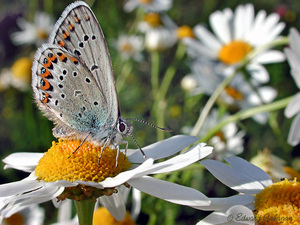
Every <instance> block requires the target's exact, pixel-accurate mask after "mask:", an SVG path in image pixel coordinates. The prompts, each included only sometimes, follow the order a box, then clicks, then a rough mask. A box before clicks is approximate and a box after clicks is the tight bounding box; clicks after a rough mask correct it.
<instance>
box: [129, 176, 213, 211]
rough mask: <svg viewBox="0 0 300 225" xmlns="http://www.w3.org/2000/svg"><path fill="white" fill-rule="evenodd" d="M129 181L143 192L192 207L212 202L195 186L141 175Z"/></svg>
mask: <svg viewBox="0 0 300 225" xmlns="http://www.w3.org/2000/svg"><path fill="white" fill-rule="evenodd" d="M128 183H129V184H130V185H131V186H132V187H134V188H136V189H139V190H140V191H142V192H145V193H147V194H149V195H152V196H155V197H157V198H161V199H164V200H166V201H169V202H172V203H175V204H180V205H187V206H191V207H192V206H201V205H203V206H205V205H209V203H210V201H209V200H208V198H207V197H206V196H205V195H204V194H202V193H201V192H199V191H197V190H195V189H193V188H189V187H185V186H182V185H178V184H174V183H170V182H167V181H163V180H159V179H155V178H153V177H148V176H144V177H139V178H135V179H131V180H130V181H128Z"/></svg>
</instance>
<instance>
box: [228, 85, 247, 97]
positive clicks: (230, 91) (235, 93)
mask: <svg viewBox="0 0 300 225" xmlns="http://www.w3.org/2000/svg"><path fill="white" fill-rule="evenodd" d="M225 92H226V94H227V95H229V96H230V97H232V98H233V99H234V100H236V101H241V100H243V99H244V95H243V93H241V92H239V91H238V90H237V89H235V88H234V87H231V86H227V87H226V88H225Z"/></svg>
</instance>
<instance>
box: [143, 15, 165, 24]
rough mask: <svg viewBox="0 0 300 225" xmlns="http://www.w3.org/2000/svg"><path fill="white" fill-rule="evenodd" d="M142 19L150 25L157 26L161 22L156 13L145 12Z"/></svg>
mask: <svg viewBox="0 0 300 225" xmlns="http://www.w3.org/2000/svg"><path fill="white" fill-rule="evenodd" d="M144 21H146V22H147V23H149V24H150V25H151V26H152V27H158V26H160V25H161V24H162V22H161V19H160V16H159V14H158V13H147V14H146V15H145V17H144Z"/></svg>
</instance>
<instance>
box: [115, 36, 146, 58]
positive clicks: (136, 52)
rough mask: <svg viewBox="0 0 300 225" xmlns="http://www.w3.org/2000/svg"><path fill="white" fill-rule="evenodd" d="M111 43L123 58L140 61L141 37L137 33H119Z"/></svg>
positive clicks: (142, 47) (142, 46)
mask: <svg viewBox="0 0 300 225" xmlns="http://www.w3.org/2000/svg"><path fill="white" fill-rule="evenodd" d="M113 44H114V46H115V48H116V49H117V50H118V52H119V53H120V54H121V57H122V58H123V59H124V60H128V59H130V58H133V59H134V60H135V61H137V62H140V61H142V59H143V55H142V53H141V52H142V51H143V49H144V41H143V38H142V37H140V36H137V35H130V36H128V35H120V36H119V37H118V40H116V41H115V42H114V43H113Z"/></svg>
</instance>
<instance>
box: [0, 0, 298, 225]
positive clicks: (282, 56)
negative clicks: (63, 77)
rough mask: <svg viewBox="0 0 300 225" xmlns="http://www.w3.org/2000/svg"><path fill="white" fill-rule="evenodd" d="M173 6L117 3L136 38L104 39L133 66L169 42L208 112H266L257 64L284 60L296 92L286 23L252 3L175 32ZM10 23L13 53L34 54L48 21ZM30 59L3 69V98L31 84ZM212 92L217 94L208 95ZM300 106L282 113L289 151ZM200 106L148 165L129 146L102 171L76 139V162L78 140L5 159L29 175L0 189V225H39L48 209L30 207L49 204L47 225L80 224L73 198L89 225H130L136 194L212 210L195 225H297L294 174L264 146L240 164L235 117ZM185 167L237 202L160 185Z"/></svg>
mask: <svg viewBox="0 0 300 225" xmlns="http://www.w3.org/2000/svg"><path fill="white" fill-rule="evenodd" d="M172 4H173V2H172V0H127V1H125V3H124V10H125V11H126V12H128V13H131V12H132V11H137V12H139V13H137V15H139V17H138V19H137V20H138V22H137V23H133V24H134V25H136V27H134V28H133V29H135V31H136V33H138V35H126V34H122V35H120V36H119V38H118V39H117V40H113V41H112V42H111V43H112V45H113V46H114V47H115V48H116V49H117V50H118V52H119V53H120V57H121V58H122V60H123V61H124V62H126V61H128V60H133V61H134V62H135V63H139V62H142V61H143V60H145V57H144V56H145V54H144V51H148V52H163V51H166V50H168V49H170V48H172V47H173V46H174V45H176V44H177V45H178V46H181V47H179V48H178V49H182V46H184V48H183V49H185V50H186V51H185V53H186V56H187V60H188V63H189V69H190V73H189V74H188V75H186V76H184V77H183V79H182V81H181V87H182V89H183V90H184V91H185V92H186V93H188V94H189V95H199V94H204V95H207V96H208V97H211V96H214V97H215V99H213V98H211V99H212V100H211V101H213V104H214V103H216V101H218V102H220V103H222V105H223V106H226V107H227V109H233V111H239V110H244V111H247V110H249V109H252V108H255V107H259V106H264V105H268V104H269V103H271V102H273V101H274V99H275V98H276V97H277V95H278V93H277V90H276V89H274V88H273V87H271V86H269V85H268V82H269V80H270V74H269V73H268V71H267V69H266V68H265V67H264V65H265V64H270V63H280V62H283V61H285V60H286V59H287V61H288V63H289V65H290V67H291V75H292V77H293V79H294V80H295V83H296V85H297V86H298V87H299V88H300V34H299V32H298V31H297V30H296V29H295V28H292V29H291V30H290V32H289V36H288V38H284V37H281V36H280V35H281V32H282V31H283V29H284V28H285V24H284V23H283V22H280V17H279V15H278V14H276V13H271V14H269V15H267V13H266V12H265V11H264V10H260V11H258V12H257V13H255V10H254V7H253V5H252V4H246V5H239V6H238V7H237V8H236V9H235V10H234V11H233V10H232V9H229V8H225V9H223V10H222V11H216V12H213V13H212V14H211V15H210V17H209V25H210V26H205V25H203V24H199V25H196V26H195V27H194V28H193V29H192V28H191V27H189V26H186V25H183V26H178V25H177V24H176V23H175V22H174V21H173V20H172V19H171V18H170V17H169V16H168V14H167V11H168V10H170V9H171V8H172ZM141 15H142V16H141ZM141 18H142V19H141ZM17 25H18V26H19V28H20V31H18V32H15V33H13V34H12V35H11V38H12V41H13V42H14V43H15V45H30V44H34V45H36V46H39V45H40V44H41V43H43V42H44V41H45V40H46V39H47V38H48V36H49V34H50V32H51V31H52V28H53V25H54V20H53V19H52V18H51V17H50V16H48V15H46V14H45V13H37V14H36V15H35V17H34V22H33V23H30V22H28V21H26V20H25V19H24V18H19V19H18V21H17ZM286 44H289V46H288V47H285V48H284V51H279V50H276V49H274V46H275V47H276V46H280V45H286ZM30 57H31V56H30ZM30 57H28V58H27V57H24V58H20V59H18V60H16V62H15V63H14V64H13V65H12V67H11V68H5V69H3V70H2V72H1V74H0V90H1V89H5V88H6V87H8V86H14V87H15V88H19V89H20V90H26V88H28V87H29V85H28V84H29V83H30V76H31V72H30V68H31V62H32V60H31V58H30ZM120 83H122V82H120ZM117 85H118V83H117ZM118 88H121V86H119V87H118ZM216 90H219V91H220V92H219V93H218V94H217V95H216V94H215V93H216V92H215V91H216ZM298 102H300V95H299V93H298V94H296V95H295V96H294V97H293V98H292V99H291V101H290V102H289V104H288V105H287V107H286V108H285V112H284V113H285V116H286V117H287V118H291V117H294V116H295V118H294V120H293V122H292V125H291V128H290V132H289V136H288V143H289V144H290V145H293V146H295V145H297V144H299V142H300V132H299V127H300V107H299V106H300V104H299V103H298ZM206 109H208V112H207V115H204V119H202V120H203V121H202V122H201V123H200V125H199V127H197V128H196V126H185V127H183V128H182V132H183V133H185V135H176V136H173V137H171V138H168V139H165V140H162V141H158V142H156V143H153V144H151V145H148V146H144V147H143V151H144V152H145V155H146V156H147V158H146V159H144V158H143V157H142V155H141V154H140V152H139V151H137V150H131V149H128V151H127V153H126V155H125V153H124V151H122V153H120V156H119V157H118V159H117V160H119V162H118V166H117V167H116V162H115V160H116V154H117V152H116V150H115V149H110V148H108V147H107V148H106V149H105V150H104V151H103V156H102V158H101V164H99V163H98V157H99V155H100V154H102V149H101V147H96V146H93V145H91V144H89V143H86V142H85V143H83V144H82V146H81V147H80V148H79V149H78V151H77V152H76V153H74V154H73V151H74V148H76V146H78V145H80V144H81V142H80V141H59V142H56V143H55V142H53V143H52V147H51V148H50V149H49V150H48V151H47V152H45V153H14V154H11V155H9V156H7V157H6V158H4V159H3V162H4V163H5V169H8V168H13V169H16V170H20V171H24V172H28V173H29V176H28V177H26V178H25V179H23V180H20V181H16V182H12V183H6V184H2V185H0V220H1V221H0V223H1V224H16V221H21V222H23V223H20V224H36V225H39V224H43V222H44V217H45V212H44V210H43V209H42V208H41V207H40V206H39V204H40V203H43V202H46V201H50V200H51V201H52V202H53V204H54V205H55V206H56V207H58V208H59V210H58V217H57V220H56V222H55V223H53V224H56V225H64V224H65V225H66V224H74V225H75V224H76V225H77V224H81V223H82V218H80V217H82V216H84V214H80V213H79V212H78V216H77V215H75V216H74V215H72V213H71V212H72V205H71V203H70V201H69V199H73V200H74V202H77V203H75V205H76V206H77V205H79V203H78V202H89V203H90V202H92V204H91V205H92V206H91V208H92V211H93V218H94V219H93V223H94V224H118V223H119V224H135V221H136V220H137V218H138V216H139V213H140V210H141V204H142V203H141V201H142V200H141V199H142V197H141V192H144V193H146V194H148V195H151V196H154V197H157V198H160V199H163V200H165V201H168V202H171V203H173V204H178V205H181V206H182V207H191V208H194V209H197V210H201V211H212V213H211V214H209V215H208V216H207V217H205V218H204V219H203V218H198V216H197V215H195V218H197V219H198V220H199V222H198V223H197V224H299V223H300V214H299V212H300V211H299V207H300V201H299V199H300V187H299V183H298V181H297V178H298V177H300V176H299V174H298V172H297V171H296V170H294V169H293V168H291V167H287V166H286V162H285V161H283V160H282V159H280V158H278V157H277V156H275V155H273V154H272V153H271V152H270V151H268V150H267V149H265V150H264V151H262V152H260V153H259V154H258V155H257V156H256V157H254V158H253V159H252V160H251V163H250V162H248V161H246V160H244V159H242V158H240V157H237V156H236V155H239V154H241V153H242V152H243V151H244V137H245V135H246V132H245V131H244V130H241V129H240V127H239V126H238V124H237V123H236V121H234V119H232V118H233V117H232V116H231V115H230V113H229V111H230V110H228V112H225V113H220V111H219V110H217V109H216V108H213V109H212V107H210V108H209V107H208V108H206ZM251 116H252V117H253V119H254V120H255V121H256V122H257V123H259V124H265V123H266V122H267V121H268V117H269V114H268V112H267V111H262V112H259V113H254V114H253V115H252V114H251ZM200 118H201V115H200V117H199V119H200ZM200 121H201V119H200ZM222 123H223V124H224V125H223V126H222V127H220V129H218V130H217V131H216V132H214V133H212V134H211V135H210V137H209V138H208V139H207V140H205V142H207V144H205V143H200V142H201V137H203V136H205V135H206V134H207V133H209V132H210V130H211V129H212V128H214V127H217V126H218V124H222ZM191 134H193V136H191ZM123 153H124V154H123ZM200 160H201V161H200ZM199 161H200V162H199ZM191 164H194V165H195V164H196V165H198V166H199V167H201V168H206V169H207V170H208V171H209V172H210V173H211V174H212V175H213V176H214V177H215V178H217V179H218V180H219V181H220V182H222V183H223V184H225V185H226V186H227V187H229V188H231V189H232V190H234V191H236V193H237V194H236V195H234V196H229V197H220V198H218V197H212V198H211V197H208V196H206V195H205V194H203V193H202V192H204V191H205V190H197V189H195V188H191V187H188V186H184V185H180V184H176V183H174V182H169V181H165V180H162V179H158V178H157V177H159V175H161V174H166V173H169V174H171V173H172V172H175V171H180V170H182V169H184V168H185V169H186V167H187V166H190V165H191ZM129 196H130V197H131V198H130V199H129ZM127 201H130V202H131V213H129V212H128V211H127V210H126V205H127V204H126V203H127ZM95 203H96V204H95ZM78 207H82V206H78ZM84 207H85V206H84Z"/></svg>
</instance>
